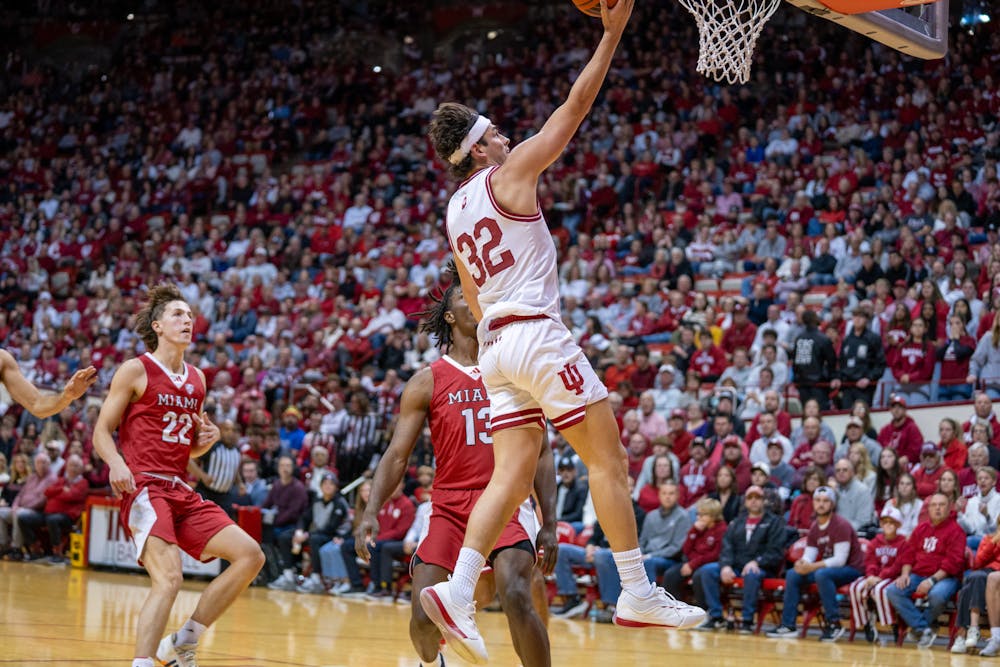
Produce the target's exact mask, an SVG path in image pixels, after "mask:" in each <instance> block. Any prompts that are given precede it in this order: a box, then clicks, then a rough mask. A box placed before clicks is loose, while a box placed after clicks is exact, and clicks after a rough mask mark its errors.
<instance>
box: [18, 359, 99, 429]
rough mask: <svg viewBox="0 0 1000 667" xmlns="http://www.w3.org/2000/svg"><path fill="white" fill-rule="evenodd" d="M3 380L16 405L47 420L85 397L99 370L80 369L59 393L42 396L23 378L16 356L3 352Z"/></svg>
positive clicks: (92, 368)
mask: <svg viewBox="0 0 1000 667" xmlns="http://www.w3.org/2000/svg"><path fill="white" fill-rule="evenodd" d="M0 380H2V381H3V383H4V385H5V386H6V387H7V391H9V392H10V396H11V398H13V399H14V401H15V402H17V403H18V404H19V405H23V406H24V407H25V409H27V411H28V412H30V413H31V414H33V415H35V416H36V417H38V418H39V419H45V418H46V417H51V416H52V415H54V414H56V413H59V412H62V410H63V409H64V408H65V407H66V406H68V405H69V404H70V403H72V402H73V401H75V400H76V399H78V398H80V397H81V396H83V395H84V393H86V391H87V389H89V388H90V386H91V385H92V384H94V382H95V381H96V380H97V369H96V368H94V367H93V366H88V367H87V368H81V369H80V370H78V371H77V372H76V373H74V374H73V377H71V378H70V379H69V382H67V383H66V386H65V387H63V390H62V391H61V392H59V393H58V394H50V393H42V392H40V391H39V390H38V388H37V387H35V385H33V384H31V383H30V382H28V379H27V378H26V377H24V374H23V373H21V368H20V367H19V366H18V365H17V360H16V359H14V357H13V355H11V353H10V352H8V351H7V350H0Z"/></svg>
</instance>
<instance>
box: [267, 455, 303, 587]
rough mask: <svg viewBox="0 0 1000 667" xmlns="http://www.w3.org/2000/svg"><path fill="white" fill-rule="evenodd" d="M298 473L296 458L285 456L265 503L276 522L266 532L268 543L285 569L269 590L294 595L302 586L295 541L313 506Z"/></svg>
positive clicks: (279, 463) (281, 460) (272, 522)
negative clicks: (297, 572) (294, 556)
mask: <svg viewBox="0 0 1000 667" xmlns="http://www.w3.org/2000/svg"><path fill="white" fill-rule="evenodd" d="M294 472H295V462H294V461H293V460H292V457H291V456H287V455H283V456H281V457H280V458H279V459H278V479H277V480H275V482H274V484H272V485H271V490H270V491H268V493H267V498H265V499H264V507H265V508H267V509H269V510H271V511H273V512H274V518H273V519H272V520H271V521H270V523H269V524H268V525H270V527H271V528H270V530H269V531H266V532H269V533H270V535H267V534H265V542H270V544H271V545H272V547H273V548H274V549H275V551H274V552H273V553H274V556H275V557H276V561H277V562H276V565H277V566H278V567H279V568H281V576H280V577H278V578H276V579H275V580H274V581H272V582H271V583H269V584H268V585H267V587H268V588H271V589H274V590H281V591H294V590H295V589H296V587H297V586H298V582H296V580H295V569H294V566H293V559H292V537H293V536H294V535H295V528H296V526H297V525H298V523H299V519H301V518H302V515H303V514H305V512H306V509H307V508H308V506H309V496H308V493H307V492H306V487H305V485H304V484H302V482H300V481H299V480H298V479H296V478H295V476H294ZM265 523H267V521H266V520H265ZM268 538H270V539H268Z"/></svg>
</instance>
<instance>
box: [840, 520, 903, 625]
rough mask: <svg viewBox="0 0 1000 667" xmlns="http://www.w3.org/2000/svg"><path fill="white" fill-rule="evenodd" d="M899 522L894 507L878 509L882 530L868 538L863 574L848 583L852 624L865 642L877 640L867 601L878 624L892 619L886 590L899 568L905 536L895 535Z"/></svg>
mask: <svg viewBox="0 0 1000 667" xmlns="http://www.w3.org/2000/svg"><path fill="white" fill-rule="evenodd" d="M902 523H903V517H902V516H901V515H900V513H899V510H897V509H896V508H895V507H891V506H890V507H886V508H885V510H883V511H882V515H881V517H880V519H879V525H880V526H881V527H882V532H881V533H879V534H878V535H876V536H875V537H874V538H873V539H872V540H871V542H870V543H869V544H868V550H867V551H866V552H865V573H864V575H863V576H861V577H859V578H858V579H855V580H854V581H853V582H852V583H851V588H850V598H851V616H852V617H853V619H854V625H855V627H861V628H864V630H865V639H866V640H867V641H868V642H869V643H873V644H874V643H876V642H877V641H878V631H877V630H876V628H875V623H874V622H873V621H872V615H871V612H870V610H869V608H868V603H869V601H871V602H873V603H874V604H875V613H876V614H877V615H878V622H879V624H881V625H884V626H890V627H891V626H893V625H894V624H895V622H896V619H895V617H894V616H893V613H892V604H891V603H890V602H889V597H888V591H889V587H890V586H893V585H894V584H895V583H896V579H897V578H898V577H899V575H900V572H902V569H903V563H902V558H901V556H902V552H903V549H904V548H905V545H906V538H905V537H904V536H903V535H900V534H899V527H900V525H902Z"/></svg>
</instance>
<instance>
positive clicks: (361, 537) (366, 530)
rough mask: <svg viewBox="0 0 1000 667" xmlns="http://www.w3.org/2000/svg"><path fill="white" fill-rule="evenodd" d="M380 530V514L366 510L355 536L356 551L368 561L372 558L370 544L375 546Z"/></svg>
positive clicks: (359, 556)
mask: <svg viewBox="0 0 1000 667" xmlns="http://www.w3.org/2000/svg"><path fill="white" fill-rule="evenodd" d="M378 531H379V526H378V516H377V515H376V514H371V513H369V512H365V513H364V514H363V515H362V517H361V523H359V524H358V532H357V533H356V534H355V536H354V552H355V553H356V554H357V555H358V558H361V559H363V560H364V561H365V562H366V563H367V562H369V561H371V558H372V555H371V553H370V552H369V551H368V545H369V544H370V545H371V546H375V538H376V537H378Z"/></svg>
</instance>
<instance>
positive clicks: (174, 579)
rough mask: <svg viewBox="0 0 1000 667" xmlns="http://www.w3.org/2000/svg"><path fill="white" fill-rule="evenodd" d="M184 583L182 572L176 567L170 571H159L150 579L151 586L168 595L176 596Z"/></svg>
mask: <svg viewBox="0 0 1000 667" xmlns="http://www.w3.org/2000/svg"><path fill="white" fill-rule="evenodd" d="M183 584H184V572H183V571H182V570H181V569H180V568H178V569H177V570H171V571H170V572H161V573H160V574H158V575H157V576H156V577H155V578H153V580H152V585H153V588H154V589H156V590H157V591H159V592H160V593H163V594H165V595H169V596H176V595H177V593H178V592H179V591H180V590H181V586H182V585H183Z"/></svg>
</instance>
